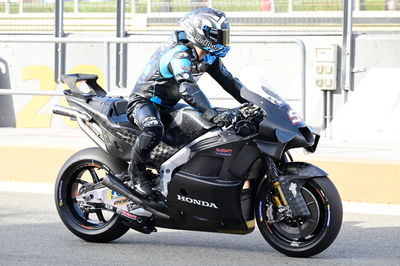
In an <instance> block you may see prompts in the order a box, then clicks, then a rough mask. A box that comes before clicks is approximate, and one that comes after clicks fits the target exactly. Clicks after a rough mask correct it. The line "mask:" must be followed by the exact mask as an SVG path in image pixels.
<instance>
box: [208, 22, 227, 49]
mask: <svg viewBox="0 0 400 266" xmlns="http://www.w3.org/2000/svg"><path fill="white" fill-rule="evenodd" d="M203 32H204V35H205V36H206V37H207V38H208V39H211V40H212V41H213V42H214V44H221V45H223V46H225V47H227V46H229V41H230V39H229V36H230V30H229V29H215V28H211V27H209V26H203Z"/></svg>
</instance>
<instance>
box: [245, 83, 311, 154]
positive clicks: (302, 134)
mask: <svg viewBox="0 0 400 266" xmlns="http://www.w3.org/2000/svg"><path fill="white" fill-rule="evenodd" d="M240 94H241V96H242V97H243V98H244V99H246V100H247V101H249V102H251V103H254V104H255V105H257V106H259V107H260V108H262V109H263V110H264V111H265V113H266V117H265V118H264V120H263V121H262V122H261V123H260V130H259V134H258V135H257V136H256V138H255V142H256V143H257V145H258V147H259V148H260V149H261V150H262V151H264V152H265V153H267V154H268V155H270V156H272V157H274V158H277V159H279V158H281V156H282V154H283V152H285V151H286V150H288V149H291V148H299V147H304V148H305V149H306V150H308V151H310V152H314V151H315V148H316V146H317V143H318V139H319V135H318V134H317V133H316V131H315V130H314V129H313V128H311V127H310V126H308V125H307V124H306V123H305V122H304V121H303V119H302V118H301V117H300V116H299V115H298V114H297V113H296V112H295V111H294V110H293V109H292V108H291V106H290V105H289V104H288V103H286V102H285V100H283V99H282V98H281V97H280V96H279V95H277V94H276V93H275V92H273V91H272V90H270V89H269V88H267V87H266V86H255V87H253V88H251V89H249V88H242V90H241V92H240Z"/></svg>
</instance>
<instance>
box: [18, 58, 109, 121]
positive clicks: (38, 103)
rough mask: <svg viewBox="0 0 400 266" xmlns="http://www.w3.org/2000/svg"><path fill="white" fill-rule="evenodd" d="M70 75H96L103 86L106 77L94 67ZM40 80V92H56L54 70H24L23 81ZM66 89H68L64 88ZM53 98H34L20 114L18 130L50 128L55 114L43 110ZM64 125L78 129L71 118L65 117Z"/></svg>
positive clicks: (90, 66) (80, 67) (42, 67)
mask: <svg viewBox="0 0 400 266" xmlns="http://www.w3.org/2000/svg"><path fill="white" fill-rule="evenodd" d="M69 73H94V74H97V75H98V76H99V79H98V83H99V84H100V86H102V83H103V82H104V75H103V73H102V71H101V70H100V69H99V68H98V67H97V66H94V65H80V66H77V67H75V68H74V69H72V71H71V72H69ZM32 79H37V80H39V90H40V91H55V90H56V83H55V82H54V71H53V69H52V68H50V67H48V66H44V65H34V66H29V67H26V68H24V70H23V72H22V80H24V81H25V80H32ZM64 89H67V88H66V87H64ZM51 99H52V96H42V95H37V96H34V97H33V98H32V99H31V100H30V101H29V102H28V103H27V104H26V105H25V106H24V107H23V108H22V110H21V111H20V112H19V113H18V115H17V128H48V127H50V126H51V121H52V117H53V114H52V113H49V112H43V113H40V112H41V111H42V109H43V108H44V107H45V106H46V105H47V104H48V103H49V102H50V100H51ZM61 104H62V105H63V106H68V104H67V101H66V100H65V98H64V97H62V99H61ZM63 120H64V123H65V124H66V125H68V126H71V127H77V126H76V122H73V121H71V120H70V119H69V118H66V117H63Z"/></svg>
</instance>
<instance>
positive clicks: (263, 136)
mask: <svg viewBox="0 0 400 266" xmlns="http://www.w3.org/2000/svg"><path fill="white" fill-rule="evenodd" d="M318 140H319V134H318V133H317V132H316V131H315V130H314V129H313V128H311V127H309V126H307V125H306V124H305V123H304V122H303V123H301V124H299V125H291V124H290V125H289V124H286V125H284V126H282V123H272V121H271V120H269V119H268V118H267V119H264V120H263V121H262V122H261V123H260V131H259V134H258V135H257V136H256V139H255V140H254V141H255V143H256V144H257V146H258V148H259V149H260V150H261V151H263V152H264V153H266V154H267V155H269V156H271V157H273V158H275V159H280V158H281V157H282V154H283V153H284V152H285V151H287V150H289V149H292V148H304V149H305V150H307V151H308V152H314V151H315V150H316V147H317V145H318Z"/></svg>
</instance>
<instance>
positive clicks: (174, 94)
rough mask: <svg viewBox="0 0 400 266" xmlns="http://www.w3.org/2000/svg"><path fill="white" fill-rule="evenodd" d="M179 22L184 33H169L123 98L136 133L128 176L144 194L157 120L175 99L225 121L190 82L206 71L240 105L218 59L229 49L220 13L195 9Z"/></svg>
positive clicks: (236, 85)
mask: <svg viewBox="0 0 400 266" xmlns="http://www.w3.org/2000/svg"><path fill="white" fill-rule="evenodd" d="M179 23H180V25H181V26H182V27H183V29H184V30H183V31H175V32H174V33H173V34H172V36H171V38H170V39H169V40H168V41H167V42H166V43H165V44H163V45H161V47H159V48H158V50H157V51H156V52H155V53H154V54H153V56H152V57H151V59H150V61H149V62H148V64H147V65H146V67H145V69H144V71H143V73H142V74H141V75H140V77H139V78H138V80H137V82H136V85H135V86H134V88H133V90H132V92H131V94H130V97H129V102H128V107H127V116H128V119H129V120H130V121H131V122H132V123H135V124H136V125H138V127H139V128H140V129H141V131H142V132H141V134H140V135H139V136H138V137H137V139H136V142H135V144H134V146H133V148H132V151H131V161H130V165H129V169H128V173H129V176H130V178H131V180H132V183H133V184H134V187H135V189H136V190H137V191H138V192H139V193H141V194H142V195H144V196H150V195H151V194H152V188H151V180H150V179H151V177H150V173H149V172H147V171H146V162H147V161H148V160H149V157H150V152H151V151H152V149H153V148H154V147H155V146H157V145H158V144H159V143H160V141H161V140H162V138H163V134H164V125H163V122H162V120H163V117H164V116H166V115H168V113H169V112H171V111H173V110H174V108H175V107H176V105H177V103H178V101H179V100H180V99H183V100H184V101H185V102H186V103H187V104H189V105H190V106H191V107H193V108H195V109H197V110H198V111H199V112H201V113H203V116H204V118H205V119H207V120H209V121H211V122H214V123H221V122H226V121H228V120H230V119H231V114H230V113H229V112H225V113H222V114H218V112H217V111H216V110H215V109H214V108H212V106H211V104H210V102H209V101H208V99H207V97H206V96H205V95H204V93H203V92H202V91H201V90H200V88H199V86H198V85H197V83H196V82H197V80H198V79H199V78H200V77H201V76H202V74H204V73H205V72H207V73H208V74H209V75H210V76H211V77H213V79H214V80H216V81H217V82H218V83H219V84H220V85H221V86H222V88H223V89H224V90H225V91H227V92H228V93H229V94H231V95H232V96H233V97H234V98H235V99H236V100H237V101H238V102H240V103H243V102H245V100H244V99H243V98H242V97H241V96H240V90H241V88H242V87H243V84H242V83H241V82H240V81H239V80H238V79H237V78H234V77H233V76H232V74H231V73H230V72H229V71H228V70H227V69H226V68H225V66H224V64H223V62H222V60H221V58H222V57H224V56H226V54H227V53H228V52H229V50H230V45H229V38H230V24H229V21H228V20H227V17H226V16H225V14H224V12H222V11H219V10H216V9H213V8H199V9H196V10H194V11H193V12H191V13H188V14H187V15H185V16H184V17H183V18H182V19H181V20H180V21H179Z"/></svg>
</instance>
